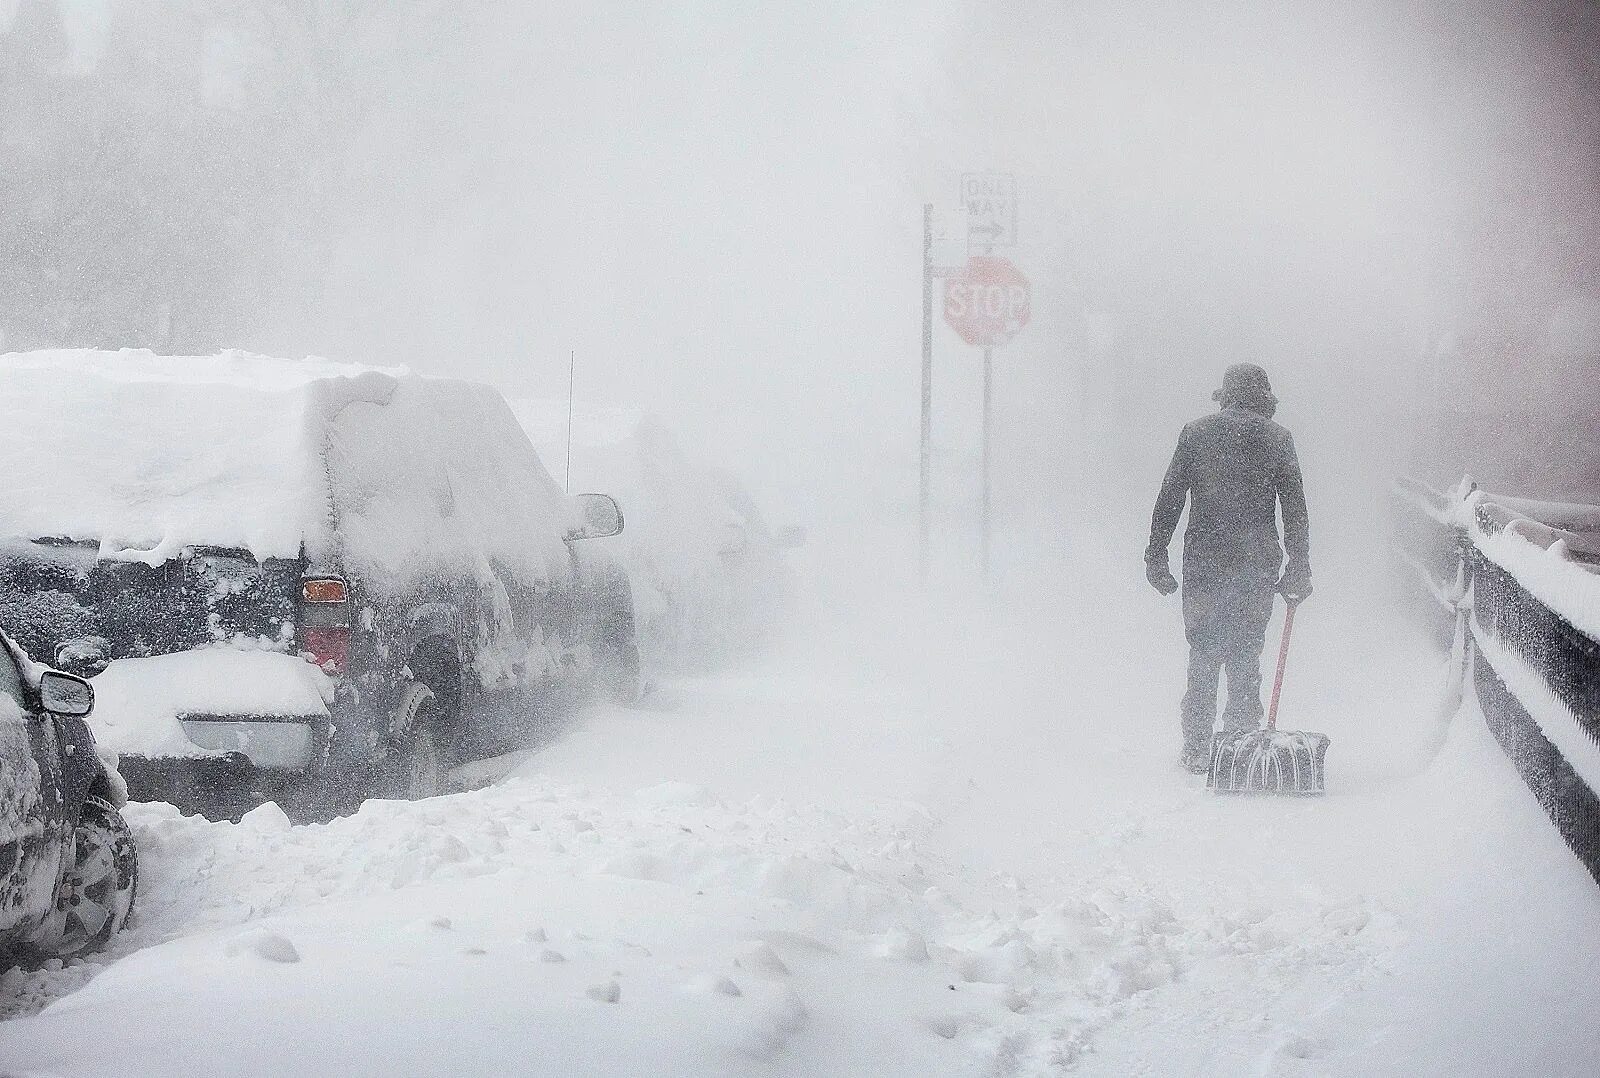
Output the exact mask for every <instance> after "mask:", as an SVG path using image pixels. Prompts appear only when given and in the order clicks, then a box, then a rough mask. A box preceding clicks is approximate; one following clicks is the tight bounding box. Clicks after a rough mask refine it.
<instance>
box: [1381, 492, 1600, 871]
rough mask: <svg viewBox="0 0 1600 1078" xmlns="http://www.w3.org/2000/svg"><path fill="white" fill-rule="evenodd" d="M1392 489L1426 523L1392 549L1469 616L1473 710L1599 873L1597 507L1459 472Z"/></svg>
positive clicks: (1448, 602)
mask: <svg viewBox="0 0 1600 1078" xmlns="http://www.w3.org/2000/svg"><path fill="white" fill-rule="evenodd" d="M1395 493H1396V495H1397V498H1398V500H1399V501H1400V502H1401V504H1402V505H1403V506H1404V507H1405V508H1406V509H1407V510H1408V511H1410V513H1412V514H1420V515H1421V516H1422V517H1424V518H1425V519H1426V520H1427V521H1428V522H1429V525H1430V526H1429V527H1428V528H1426V529H1424V531H1422V532H1417V531H1416V529H1414V528H1413V529H1411V534H1410V537H1409V538H1410V541H1409V543H1402V544H1401V546H1402V549H1401V551H1400V554H1401V557H1402V558H1403V559H1404V560H1405V561H1406V562H1407V563H1408V564H1409V565H1411V566H1412V567H1414V568H1415V569H1418V570H1420V571H1421V576H1422V577H1423V578H1424V582H1425V584H1426V586H1427V589H1428V591H1429V592H1430V593H1431V595H1432V597H1433V598H1434V599H1435V600H1438V601H1440V602H1443V603H1444V605H1446V606H1451V607H1453V608H1454V609H1455V610H1456V611H1457V612H1460V613H1470V615H1471V616H1470V618H1469V619H1468V621H1469V623H1470V638H1471V645H1472V646H1471V648H1469V649H1466V651H1464V652H1463V653H1462V654H1460V655H1459V656H1458V657H1457V661H1458V662H1460V663H1462V664H1463V670H1465V669H1466V666H1465V664H1466V663H1467V661H1468V655H1469V653H1470V654H1471V655H1472V656H1473V659H1472V669H1473V671H1474V676H1475V681H1476V684H1477V687H1478V695H1479V700H1480V703H1482V705H1483V712H1484V717H1485V719H1486V720H1487V721H1488V722H1489V725H1490V727H1491V729H1492V730H1493V732H1494V734H1495V737H1496V739H1497V740H1498V741H1499V742H1500V744H1501V746H1502V747H1503V748H1504V749H1505V750H1506V753H1507V755H1508V756H1509V757H1510V758H1511V760H1512V762H1513V763H1514V764H1515V765H1516V767H1517V770H1518V773H1519V774H1521V775H1522V777H1523V779H1524V781H1525V782H1527V784H1528V786H1529V789H1530V790H1531V791H1532V792H1533V794H1534V795H1535V797H1536V798H1537V799H1538V800H1539V801H1540V803H1541V804H1542V805H1543V806H1544V808H1545V810H1546V811H1547V813H1548V814H1549V815H1550V817H1551V820H1552V822H1553V823H1555V825H1556V827H1557V828H1558V829H1559V830H1560V831H1561V833H1562V835H1563V837H1564V838H1566V840H1567V843H1568V845H1569V846H1571V847H1572V849H1573V852H1574V853H1575V854H1577V856H1578V857H1579V859H1580V860H1582V861H1583V863H1584V865H1585V866H1586V867H1587V868H1588V869H1589V871H1590V873H1591V874H1592V875H1593V876H1594V877H1595V879H1596V881H1597V882H1600V507H1597V506H1590V505H1580V504H1575V503H1570V502H1545V501H1533V500H1530V499H1525V498H1514V497H1508V496H1504V495H1498V494H1492V493H1489V492H1487V491H1482V490H1478V489H1477V488H1476V486H1475V485H1474V484H1473V483H1472V481H1471V480H1470V479H1463V480H1462V482H1461V483H1460V484H1458V485H1457V486H1456V487H1455V488H1454V489H1452V490H1451V491H1449V492H1445V493H1440V492H1437V491H1433V490H1430V489H1429V488H1427V487H1426V486H1424V485H1422V484H1419V483H1414V482H1405V483H1400V484H1397V485H1396V490H1395ZM1430 533H1431V534H1430ZM1408 546H1409V547H1411V548H1412V549H1404V548H1405V547H1408ZM1446 549H1449V550H1450V551H1451V552H1452V553H1451V555H1450V557H1448V558H1445V557H1443V556H1442V555H1443V551H1444V550H1446ZM1452 577H1453V579H1452ZM1452 600H1453V601H1452Z"/></svg>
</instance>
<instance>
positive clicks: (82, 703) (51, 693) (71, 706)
mask: <svg viewBox="0 0 1600 1078" xmlns="http://www.w3.org/2000/svg"><path fill="white" fill-rule="evenodd" d="M39 703H40V705H41V706H42V707H43V708H44V709H45V710H46V711H53V712H55V713H56V714H57V715H79V716H81V715H87V714H89V712H91V711H93V710H94V686H93V685H90V684H89V683H88V682H87V681H85V680H83V678H81V677H78V676H77V675H76V674H63V673H62V672H61V671H59V670H46V671H45V672H44V673H43V674H42V675H40V677H39Z"/></svg>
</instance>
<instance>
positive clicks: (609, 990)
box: [583, 981, 622, 1003]
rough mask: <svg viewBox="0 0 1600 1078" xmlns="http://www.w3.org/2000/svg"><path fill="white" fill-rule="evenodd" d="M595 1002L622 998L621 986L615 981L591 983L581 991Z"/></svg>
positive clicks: (614, 1000)
mask: <svg viewBox="0 0 1600 1078" xmlns="http://www.w3.org/2000/svg"><path fill="white" fill-rule="evenodd" d="M583 994H584V995H586V996H588V997H589V998H590V999H592V1000H594V1001H595V1002H596V1003H616V1002H617V1001H619V1000H620V999H622V986H621V985H620V984H618V983H617V982H616V981H607V982H605V983H604V984H593V985H590V986H589V987H588V989H586V990H585V991H584V993H583Z"/></svg>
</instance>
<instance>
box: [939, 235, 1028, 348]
mask: <svg viewBox="0 0 1600 1078" xmlns="http://www.w3.org/2000/svg"><path fill="white" fill-rule="evenodd" d="M1031 303H1032V298H1031V295H1030V291H1029V286H1028V279H1027V278H1026V277H1024V276H1023V275H1022V271H1021V270H1019V269H1017V267H1015V266H1013V265H1012V264H1011V262H1010V261H1009V260H1008V259H1004V258H1000V257H998V256H995V255H973V256H972V257H970V258H968V259H967V267H966V269H964V270H963V271H962V272H961V273H959V274H957V275H956V276H953V277H946V278H945V280H944V320H945V321H946V322H949V323H950V326H951V328H952V329H954V330H955V331H956V332H957V333H959V334H961V339H962V340H964V341H966V342H967V343H968V344H971V345H977V346H979V347H981V348H998V347H1000V346H1001V345H1002V344H1005V343H1006V342H1007V341H1009V340H1010V339H1011V338H1012V337H1015V336H1016V335H1017V330H1019V329H1021V328H1022V327H1023V326H1025V325H1027V324H1028V316H1029V314H1030V313H1031Z"/></svg>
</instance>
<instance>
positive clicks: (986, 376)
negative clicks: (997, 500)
mask: <svg viewBox="0 0 1600 1078" xmlns="http://www.w3.org/2000/svg"><path fill="white" fill-rule="evenodd" d="M993 401H994V349H993V348H985V349H984V350H983V520H982V522H981V524H980V525H979V531H978V536H979V540H978V541H979V545H980V547H981V550H982V553H981V560H982V563H983V578H984V579H985V580H987V579H989V459H990V455H989V454H990V443H991V440H992V439H991V431H990V417H991V415H992V407H993Z"/></svg>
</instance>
